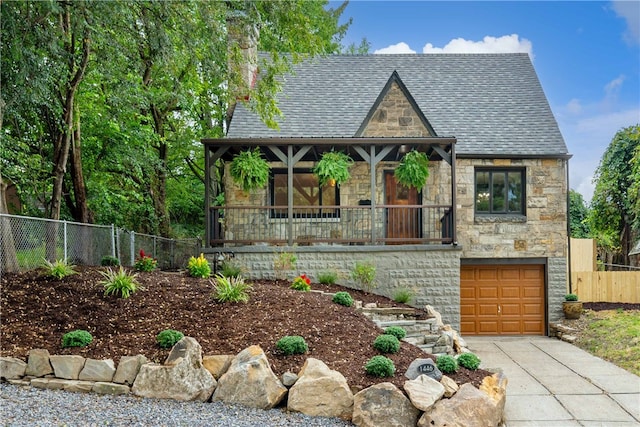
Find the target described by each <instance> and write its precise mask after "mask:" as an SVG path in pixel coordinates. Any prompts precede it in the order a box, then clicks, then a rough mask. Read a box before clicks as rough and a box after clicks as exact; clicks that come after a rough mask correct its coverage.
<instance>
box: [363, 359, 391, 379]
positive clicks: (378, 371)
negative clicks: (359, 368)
mask: <svg viewBox="0 0 640 427" xmlns="http://www.w3.org/2000/svg"><path fill="white" fill-rule="evenodd" d="M364 369H365V371H366V372H367V374H369V375H373V376H374V377H380V378H384V377H392V376H393V374H395V373H396V367H395V365H394V364H393V360H391V359H389V358H388V357H385V356H373V357H372V358H371V359H369V360H368V361H367V363H366V364H365V365H364Z"/></svg>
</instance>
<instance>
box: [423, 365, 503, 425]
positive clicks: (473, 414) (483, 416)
mask: <svg viewBox="0 0 640 427" xmlns="http://www.w3.org/2000/svg"><path fill="white" fill-rule="evenodd" d="M506 387H507V379H506V377H504V376H503V375H502V374H495V375H493V376H492V377H487V378H485V381H483V385H482V386H481V388H482V390H478V389H477V388H475V387H474V386H473V385H472V384H463V385H462V386H461V387H460V389H459V390H458V392H457V393H456V394H455V395H453V396H452V397H451V399H443V400H441V401H439V402H438V403H436V404H435V405H434V406H433V408H431V410H429V411H428V412H425V413H424V415H422V417H421V418H420V420H419V421H418V427H444V426H447V427H487V426H489V427H493V426H498V425H499V424H500V422H501V421H502V418H503V414H504V404H505V396H506ZM488 393H490V394H488Z"/></svg>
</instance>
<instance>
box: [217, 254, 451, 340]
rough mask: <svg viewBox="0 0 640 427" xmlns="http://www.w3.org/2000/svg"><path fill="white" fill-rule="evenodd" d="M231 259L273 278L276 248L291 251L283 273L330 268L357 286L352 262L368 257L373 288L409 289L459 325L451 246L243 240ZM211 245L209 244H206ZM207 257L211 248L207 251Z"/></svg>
mask: <svg viewBox="0 0 640 427" xmlns="http://www.w3.org/2000/svg"><path fill="white" fill-rule="evenodd" d="M233 250H234V256H235V260H236V261H237V262H238V263H239V264H240V265H242V266H243V267H245V268H246V270H247V276H248V277H249V278H252V279H275V278H276V276H275V275H276V273H275V270H274V267H273V261H274V259H275V258H276V257H277V256H278V254H279V253H280V252H294V253H295V254H296V255H297V257H298V262H297V267H296V270H294V271H292V272H290V273H289V278H293V277H295V276H297V275H299V274H302V273H304V274H306V275H307V276H309V277H310V278H311V279H312V280H314V281H317V278H318V274H319V273H320V272H322V271H325V270H335V271H337V272H338V274H339V280H338V283H339V284H340V285H343V286H346V287H351V288H357V285H356V283H355V282H354V281H353V280H352V279H350V277H349V276H350V273H351V271H352V270H353V268H354V266H355V264H356V262H358V261H360V262H362V261H369V262H372V263H373V264H374V265H375V266H376V288H375V292H376V293H377V294H380V295H384V296H387V297H389V298H393V296H394V295H395V294H396V292H398V291H399V290H409V291H410V292H411V293H412V294H413V298H412V300H411V305H413V306H415V307H419V308H422V307H424V306H425V305H427V304H429V305H431V306H433V307H434V308H435V309H436V310H437V311H439V312H440V313H441V314H442V318H443V321H444V323H448V324H450V325H452V326H453V327H454V329H459V328H460V254H461V250H460V248H457V247H452V246H448V245H446V246H434V245H398V246H310V247H272V246H244V247H238V248H233ZM211 251H215V249H211ZM208 256H209V258H210V260H211V259H212V258H213V256H214V255H213V254H209V255H208Z"/></svg>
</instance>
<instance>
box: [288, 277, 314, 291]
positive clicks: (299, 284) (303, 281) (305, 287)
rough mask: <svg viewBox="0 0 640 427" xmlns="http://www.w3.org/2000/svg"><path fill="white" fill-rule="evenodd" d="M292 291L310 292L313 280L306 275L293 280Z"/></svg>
mask: <svg viewBox="0 0 640 427" xmlns="http://www.w3.org/2000/svg"><path fill="white" fill-rule="evenodd" d="M291 289H295V290H296V291H303V292H309V291H310V290H311V280H310V279H309V278H308V277H307V276H306V275H304V274H301V275H300V276H298V277H296V278H295V279H293V282H291Z"/></svg>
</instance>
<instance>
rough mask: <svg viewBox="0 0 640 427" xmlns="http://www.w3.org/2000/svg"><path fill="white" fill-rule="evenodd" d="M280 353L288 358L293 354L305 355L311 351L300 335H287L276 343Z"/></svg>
mask: <svg viewBox="0 0 640 427" xmlns="http://www.w3.org/2000/svg"><path fill="white" fill-rule="evenodd" d="M276 348H277V349H278V351H279V352H280V353H282V354H284V355H286V356H289V355H292V354H304V353H306V352H307V350H309V346H308V345H307V343H306V342H305V340H304V338H302V337H301V336H299V335H287V336H286V337H282V338H280V339H279V340H278V342H277V343H276Z"/></svg>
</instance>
